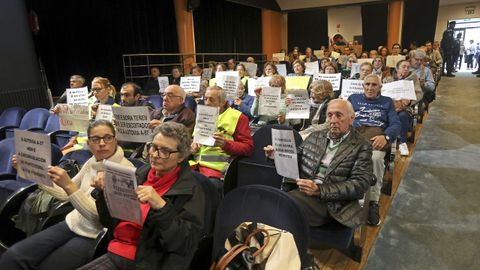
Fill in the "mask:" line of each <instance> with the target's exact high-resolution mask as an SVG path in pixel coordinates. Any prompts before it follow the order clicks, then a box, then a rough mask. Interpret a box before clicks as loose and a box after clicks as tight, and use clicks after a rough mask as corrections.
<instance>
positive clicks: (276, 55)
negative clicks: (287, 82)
mask: <svg viewBox="0 0 480 270" xmlns="http://www.w3.org/2000/svg"><path fill="white" fill-rule="evenodd" d="M273 58H277V59H278V61H285V54H284V53H274V54H272V59H273Z"/></svg>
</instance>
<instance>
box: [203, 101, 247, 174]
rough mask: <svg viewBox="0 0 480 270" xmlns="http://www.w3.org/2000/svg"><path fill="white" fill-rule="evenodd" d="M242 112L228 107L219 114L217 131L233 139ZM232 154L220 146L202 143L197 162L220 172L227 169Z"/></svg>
mask: <svg viewBox="0 0 480 270" xmlns="http://www.w3.org/2000/svg"><path fill="white" fill-rule="evenodd" d="M241 115H242V113H241V112H240V111H237V110H235V109H232V108H227V109H226V110H225V111H224V112H223V113H222V114H220V115H219V116H218V120H217V132H221V133H223V136H224V137H225V138H226V139H227V140H229V141H233V133H235V129H236V128H237V123H238V119H240V116H241ZM229 158H230V155H229V154H227V153H225V151H224V150H223V149H222V148H220V147H218V146H206V145H202V146H201V147H200V151H199V152H198V153H197V154H196V155H195V160H196V162H197V163H198V164H199V165H200V166H202V167H207V168H211V169H214V170H217V171H220V172H223V170H225V169H226V167H227V165H228V159H229Z"/></svg>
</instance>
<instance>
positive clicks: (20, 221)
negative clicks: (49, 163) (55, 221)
mask: <svg viewBox="0 0 480 270" xmlns="http://www.w3.org/2000/svg"><path fill="white" fill-rule="evenodd" d="M57 166H58V167H60V168H62V169H64V170H65V171H66V172H67V173H68V175H69V176H70V178H73V177H74V176H75V175H76V174H77V173H78V172H79V170H80V165H79V164H78V163H77V161H75V160H73V159H64V160H62V161H61V162H60V163H59V164H58V165H57ZM61 203H62V202H61V201H59V200H57V199H55V198H54V197H53V196H52V195H50V194H49V193H48V192H46V191H44V190H41V189H37V190H35V191H34V192H32V193H30V194H29V195H28V197H27V198H26V199H25V200H24V201H23V203H22V204H21V206H20V209H19V211H18V214H17V215H16V216H15V217H14V218H13V220H14V222H15V227H16V228H18V229H20V230H22V231H23V232H25V234H26V236H27V237H28V236H30V235H32V234H34V233H37V232H39V231H41V230H42V229H43V224H44V221H45V220H46V219H47V218H48V217H49V214H50V209H52V208H55V207H56V206H58V205H59V204H61Z"/></svg>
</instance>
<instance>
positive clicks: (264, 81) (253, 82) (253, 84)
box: [248, 76, 272, 97]
mask: <svg viewBox="0 0 480 270" xmlns="http://www.w3.org/2000/svg"><path fill="white" fill-rule="evenodd" d="M271 78H272V77H266V76H265V77H259V78H257V79H254V78H250V79H248V94H249V95H250V96H253V97H254V96H255V89H256V88H258V87H266V86H269V83H270V79H271Z"/></svg>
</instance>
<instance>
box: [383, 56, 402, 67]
mask: <svg viewBox="0 0 480 270" xmlns="http://www.w3.org/2000/svg"><path fill="white" fill-rule="evenodd" d="M401 60H405V55H389V56H387V61H386V65H387V67H390V68H395V67H396V66H397V63H398V62H400V61H401Z"/></svg>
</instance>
